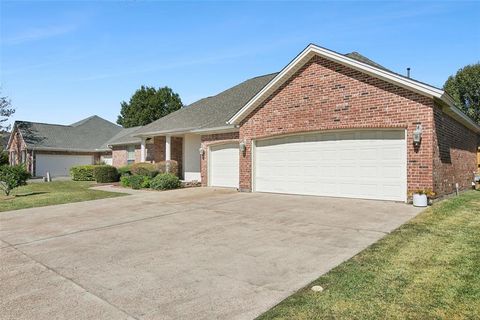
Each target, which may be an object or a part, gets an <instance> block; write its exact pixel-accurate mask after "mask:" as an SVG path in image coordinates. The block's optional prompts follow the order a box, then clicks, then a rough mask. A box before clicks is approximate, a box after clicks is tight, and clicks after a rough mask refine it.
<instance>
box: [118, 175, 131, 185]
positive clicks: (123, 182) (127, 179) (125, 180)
mask: <svg viewBox="0 0 480 320" xmlns="http://www.w3.org/2000/svg"><path fill="white" fill-rule="evenodd" d="M130 178H131V176H130V175H126V176H121V177H120V185H121V186H122V187H130Z"/></svg>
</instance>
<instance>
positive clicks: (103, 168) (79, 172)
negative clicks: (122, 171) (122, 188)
mask: <svg viewBox="0 0 480 320" xmlns="http://www.w3.org/2000/svg"><path fill="white" fill-rule="evenodd" d="M70 175H71V176H72V179H73V180H74V181H97V182H98V183H108V182H117V181H118V178H119V174H118V170H117V168H115V167H113V166H109V165H84V166H75V167H72V168H71V169H70Z"/></svg>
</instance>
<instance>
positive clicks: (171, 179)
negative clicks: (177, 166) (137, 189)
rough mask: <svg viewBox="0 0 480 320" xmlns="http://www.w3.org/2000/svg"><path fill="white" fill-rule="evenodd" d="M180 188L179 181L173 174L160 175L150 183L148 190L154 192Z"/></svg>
mask: <svg viewBox="0 0 480 320" xmlns="http://www.w3.org/2000/svg"><path fill="white" fill-rule="evenodd" d="M180 186H181V183H180V179H178V177H177V176H176V175H174V174H173V173H161V174H159V175H157V176H156V177H155V178H153V179H152V181H151V182H150V188H152V189H155V190H170V189H177V188H180Z"/></svg>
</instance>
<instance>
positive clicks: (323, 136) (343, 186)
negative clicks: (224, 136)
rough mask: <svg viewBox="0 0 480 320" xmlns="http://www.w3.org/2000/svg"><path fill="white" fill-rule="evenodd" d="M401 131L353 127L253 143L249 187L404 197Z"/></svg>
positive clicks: (301, 192)
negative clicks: (351, 129)
mask: <svg viewBox="0 0 480 320" xmlns="http://www.w3.org/2000/svg"><path fill="white" fill-rule="evenodd" d="M406 159H407V155H406V143H405V131H404V130H357V131H338V132H327V133H325V132H324V133H313V134H300V135H291V136H283V137H278V138H273V139H266V140H258V141H255V146H254V168H253V169H254V171H253V188H254V191H258V192H273V193H290V194H303V195H317V196H332V197H348V198H363V199H379V200H396V201H405V200H406V196H407V195H406V193H407V173H406V171H407V170H406V165H407V164H406Z"/></svg>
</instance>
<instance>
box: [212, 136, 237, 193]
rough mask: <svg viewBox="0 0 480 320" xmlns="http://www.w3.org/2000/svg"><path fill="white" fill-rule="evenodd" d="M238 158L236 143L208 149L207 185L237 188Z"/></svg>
mask: <svg viewBox="0 0 480 320" xmlns="http://www.w3.org/2000/svg"><path fill="white" fill-rule="evenodd" d="M239 158H240V154H239V150H238V143H229V144H222V145H218V146H212V147H210V157H209V172H210V174H209V179H208V181H209V185H210V186H214V187H231V188H238V181H239V180H238V179H239V178H238V177H239V171H238V170H239Z"/></svg>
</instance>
